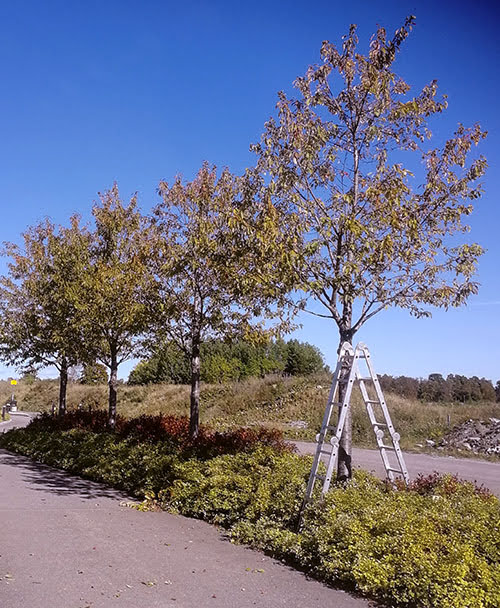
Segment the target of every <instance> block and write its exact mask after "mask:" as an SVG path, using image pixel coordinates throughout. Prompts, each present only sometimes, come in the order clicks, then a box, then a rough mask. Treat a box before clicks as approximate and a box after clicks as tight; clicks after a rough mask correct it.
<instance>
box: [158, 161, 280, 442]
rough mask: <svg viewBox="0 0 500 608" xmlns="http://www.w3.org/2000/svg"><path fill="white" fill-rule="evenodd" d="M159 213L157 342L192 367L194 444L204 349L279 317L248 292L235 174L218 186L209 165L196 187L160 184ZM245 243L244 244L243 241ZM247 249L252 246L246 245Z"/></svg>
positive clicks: (265, 299) (267, 301) (265, 300)
mask: <svg viewBox="0 0 500 608" xmlns="http://www.w3.org/2000/svg"><path fill="white" fill-rule="evenodd" d="M159 192H160V194H161V196H162V203H160V204H159V205H158V206H157V207H156V209H155V210H154V226H155V229H156V231H157V240H156V249H157V252H158V255H157V256H156V258H155V259H154V260H153V268H152V271H151V274H152V275H154V276H155V278H156V281H157V282H156V288H157V289H156V299H155V304H154V309H155V310H156V312H155V315H154V316H155V317H156V327H157V332H156V333H157V336H156V337H155V341H156V342H158V336H160V340H161V337H162V336H164V338H165V339H166V340H167V341H170V342H172V343H173V344H175V345H176V346H177V348H179V349H180V350H181V351H182V352H184V353H185V355H186V356H187V357H188V359H189V364H190V380H191V396H190V436H191V437H192V438H195V437H196V436H197V434H198V428H199V408H200V356H201V346H202V344H203V343H204V342H206V341H207V340H211V339H227V338H230V337H232V338H234V337H241V338H250V337H251V336H256V335H257V334H264V333H265V331H266V327H265V321H266V319H267V318H270V317H271V316H273V314H274V313H275V311H274V310H272V308H273V305H272V300H273V298H272V297H271V294H264V293H262V292H260V291H259V290H251V289H248V285H249V283H248V282H247V276H250V274H251V273H250V272H247V271H248V269H247V268H246V267H244V266H243V263H244V258H245V255H244V251H243V249H242V248H241V246H242V243H244V239H243V238H242V234H241V230H242V223H241V221H240V215H239V211H241V210H242V209H243V203H244V201H243V200H242V199H243V197H242V196H241V184H240V182H239V180H238V179H237V178H235V177H234V176H233V175H232V174H231V173H230V172H229V171H228V170H224V171H223V172H222V174H221V175H220V177H219V178H217V174H216V169H215V168H212V167H209V165H208V164H207V163H205V164H204V165H203V166H202V167H201V169H200V170H199V172H198V174H197V176H196V178H195V179H194V180H193V181H192V182H188V183H186V184H183V182H182V180H181V178H180V177H178V178H176V179H175V181H174V183H173V184H172V185H171V186H170V185H169V184H168V183H167V182H161V183H160V185H159ZM240 237H241V238H240ZM243 246H244V247H245V248H246V247H248V245H247V244H244V245H243Z"/></svg>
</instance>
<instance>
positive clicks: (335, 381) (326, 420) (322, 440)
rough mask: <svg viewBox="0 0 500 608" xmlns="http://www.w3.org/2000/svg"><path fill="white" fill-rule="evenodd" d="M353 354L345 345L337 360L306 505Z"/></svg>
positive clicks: (312, 488) (309, 481)
mask: <svg viewBox="0 0 500 608" xmlns="http://www.w3.org/2000/svg"><path fill="white" fill-rule="evenodd" d="M351 354H352V355H353V354H354V351H353V349H352V346H351V345H350V344H347V343H344V344H343V345H342V348H341V350H340V352H339V356H338V359H337V367H336V368H335V372H334V374H333V379H332V384H331V386H330V392H329V394H328V401H327V405H326V408H325V414H324V416H323V422H322V423H321V430H320V432H319V434H318V436H317V446H316V452H315V454H314V459H313V464H312V467H311V472H310V474H309V480H308V482H307V488H306V497H305V499H304V505H305V503H307V502H308V501H309V500H310V499H311V496H312V493H313V490H314V483H315V481H316V476H317V473H318V468H319V463H320V461H321V454H322V452H323V446H324V444H325V435H326V433H327V431H328V427H329V426H330V419H331V416H332V410H333V404H334V398H335V394H336V393H337V390H338V383H339V378H340V374H341V371H342V367H343V362H344V357H345V356H346V355H349V356H350V355H351ZM330 458H331V455H330Z"/></svg>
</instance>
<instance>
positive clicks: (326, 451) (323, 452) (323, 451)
mask: <svg viewBox="0 0 500 608" xmlns="http://www.w3.org/2000/svg"><path fill="white" fill-rule="evenodd" d="M319 453H320V454H327V455H328V456H331V454H332V453H331V452H330V451H328V450H320V451H319Z"/></svg>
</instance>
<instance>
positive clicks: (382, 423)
mask: <svg viewBox="0 0 500 608" xmlns="http://www.w3.org/2000/svg"><path fill="white" fill-rule="evenodd" d="M372 426H387V424H386V423H385V422H373V423H372Z"/></svg>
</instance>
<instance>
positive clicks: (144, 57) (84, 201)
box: [0, 0, 500, 381]
mask: <svg viewBox="0 0 500 608" xmlns="http://www.w3.org/2000/svg"><path fill="white" fill-rule="evenodd" d="M499 13H500V10H499V8H498V3H497V2H496V1H494V0H490V1H485V0H478V2H476V3H474V4H473V3H472V2H466V1H464V0H462V1H460V0H442V1H441V2H435V1H427V0H423V1H417V0H414V1H413V2H407V1H405V0H398V1H386V2H369V1H366V2H364V1H357V2H356V1H354V2H347V3H346V2H337V1H332V0H330V1H318V2H312V3H305V2H294V1H293V0H288V1H287V2H285V1H283V2H274V1H272V0H266V1H265V2H263V1H261V0H257V1H254V2H251V3H235V2H229V1H227V2H222V1H219V2H193V1H190V0H187V1H184V2H171V1H168V0H163V1H159V0H158V1H152V0H142V1H141V2H137V1H136V2H132V1H130V0H120V1H118V0H106V1H105V2H102V1H101V2H96V1H94V0H90V1H86V2H83V1H75V0H73V1H69V2H68V1H67V0H66V1H54V0H47V1H45V2H40V1H33V0H28V1H25V2H3V3H2V5H1V8H0V33H1V35H0V52H1V56H2V74H1V86H2V94H1V96H0V117H1V139H0V167H1V172H0V208H1V212H2V213H1V216H2V222H1V225H0V241H5V240H14V241H16V240H18V239H19V235H20V234H21V232H22V231H24V230H25V229H26V227H27V226H28V225H31V224H33V223H36V222H38V221H39V220H41V219H42V218H43V217H45V216H50V217H51V218H52V219H53V220H54V221H55V222H57V223H65V222H66V221H67V219H68V217H69V216H70V214H71V213H73V212H79V213H81V214H82V215H83V216H84V217H87V216H88V214H89V210H90V208H91V205H92V202H93V201H94V200H95V198H96V193H97V192H98V191H101V190H104V189H106V188H108V187H109V186H110V185H111V184H112V183H113V181H114V180H116V181H118V184H119V186H120V189H121V192H122V195H123V196H124V197H125V196H128V195H130V194H132V193H133V192H134V191H138V192H139V196H140V201H141V205H142V207H143V209H148V208H150V207H151V205H152V204H153V202H154V201H155V187H156V185H157V183H158V181H159V180H160V179H163V178H165V179H171V178H172V177H173V176H174V175H175V174H177V173H182V174H183V175H184V176H185V177H186V178H189V179H190V178H192V177H193V175H194V174H195V172H196V170H197V169H198V168H199V166H200V164H201V163H202V161H203V160H205V159H206V160H208V161H209V162H211V163H215V164H217V165H218V166H221V167H222V166H229V167H230V168H231V169H232V170H233V171H235V172H240V171H243V169H244V168H245V167H246V166H248V165H250V164H252V163H253V162H254V158H253V155H252V154H251V153H250V152H249V149H248V148H249V144H250V143H252V142H256V141H258V139H259V137H260V134H261V132H262V129H263V125H264V122H265V121H266V120H267V118H268V117H269V116H270V115H271V114H272V113H273V112H274V106H275V102H276V93H277V91H278V90H280V89H286V90H290V85H291V83H292V81H293V80H294V79H295V78H296V77H297V76H299V75H302V74H303V73H304V71H305V69H306V68H307V66H308V65H309V64H311V63H314V62H316V61H318V60H319V48H320V45H321V42H322V40H325V39H328V40H331V41H333V42H339V41H340V38H341V36H342V35H343V34H345V33H346V32H347V30H348V27H349V24H350V23H357V24H358V26H359V36H360V39H361V40H362V41H365V42H367V41H368V39H369V37H370V35H371V34H372V33H373V31H374V30H375V28H376V25H377V24H381V25H384V26H385V27H386V28H387V29H388V31H389V32H392V31H394V29H395V28H397V27H399V26H400V25H401V24H402V22H403V20H404V17H405V16H406V15H408V14H415V15H416V17H417V25H416V28H415V30H414V31H413V33H412V35H411V36H410V38H409V40H408V41H407V42H406V43H405V45H404V48H403V52H402V53H401V54H400V55H399V58H398V60H397V71H398V72H399V73H400V74H401V76H403V77H404V78H405V79H406V80H407V81H408V82H409V83H410V84H412V85H414V86H415V87H416V89H418V87H421V86H422V85H423V84H425V83H426V82H428V81H430V80H432V79H434V78H436V79H437V80H438V82H439V87H440V91H441V92H443V93H446V94H448V96H449V110H448V111H447V113H446V116H445V117H443V119H442V120H440V121H439V122H438V123H436V127H435V129H434V131H435V133H436V134H437V135H438V136H439V137H446V136H447V135H448V134H450V133H451V132H452V131H453V129H454V128H455V126H456V124H457V122H459V121H461V122H463V123H464V124H466V125H471V124H473V123H475V122H476V121H479V122H480V123H481V125H482V126H483V127H484V128H485V129H487V130H488V131H489V137H488V139H487V140H486V142H484V143H483V144H482V146H481V152H482V153H483V154H485V155H486V157H487V158H488V161H489V164H490V169H489V171H488V174H487V177H486V179H485V180H484V187H485V190H486V194H485V196H484V197H483V198H482V199H480V200H479V201H478V203H477V211H476V212H475V213H474V215H473V218H472V222H471V223H472V234H471V238H472V239H473V240H475V241H477V242H479V243H481V244H482V245H483V246H484V247H486V248H487V250H488V252H487V254H486V255H485V256H484V257H483V258H482V260H481V264H480V270H479V280H480V282H481V284H482V287H481V289H480V293H479V295H478V296H477V297H474V298H472V299H471V300H470V303H469V305H468V306H467V307H465V308H463V309H460V310H452V311H448V312H444V311H436V313H435V314H434V316H433V318H432V319H431V320H415V319H412V318H411V317H409V315H408V314H407V313H406V312H404V311H397V310H392V311H387V312H385V313H382V314H381V315H379V316H377V317H375V318H373V319H372V320H371V321H369V322H368V324H367V325H366V326H365V328H364V329H362V330H361V331H360V332H359V334H358V336H359V339H362V340H363V341H365V342H366V343H367V344H368V345H369V347H370V348H371V351H372V354H373V357H374V361H375V365H376V368H377V369H378V370H379V371H384V372H386V373H391V374H395V375H399V374H408V375H412V376H426V375H427V374H429V373H431V372H441V373H444V374H447V373H462V374H466V375H479V376H485V377H487V378H490V379H492V380H495V381H496V380H497V379H499V378H500V323H499V321H498V316H499V314H500V285H499V283H500V281H499V277H500V273H499V266H500V232H499V227H500V205H499V204H498V201H497V198H498V191H499V186H500V178H499V173H500V167H499V159H500V152H499V118H498V114H499V113H498V104H499V98H500V86H499V79H498V75H499V68H498V66H499V59H500V57H499V49H500V43H499V36H498V30H497V28H498V17H499ZM0 264H1V266H0V271H1V272H4V271H5V265H4V262H0ZM301 320H302V323H303V327H302V329H301V330H300V331H298V332H297V333H296V337H298V338H299V339H302V340H307V341H309V342H312V343H314V344H316V345H318V346H319V347H320V348H321V350H322V351H323V353H324V354H325V356H326V359H327V362H328V363H330V365H331V364H332V363H333V362H334V360H335V358H336V355H335V351H336V347H337V341H338V338H337V333H336V328H335V326H334V324H333V322H329V321H327V320H321V319H317V318H312V317H308V316H307V317H306V316H304V317H303V318H302V319H301ZM129 369H130V366H125V365H124V366H123V369H122V371H121V375H122V376H126V375H127V374H128V370H129ZM9 373H12V372H9V370H6V369H5V368H0V376H3V377H6V376H7V375H8V374H9Z"/></svg>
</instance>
